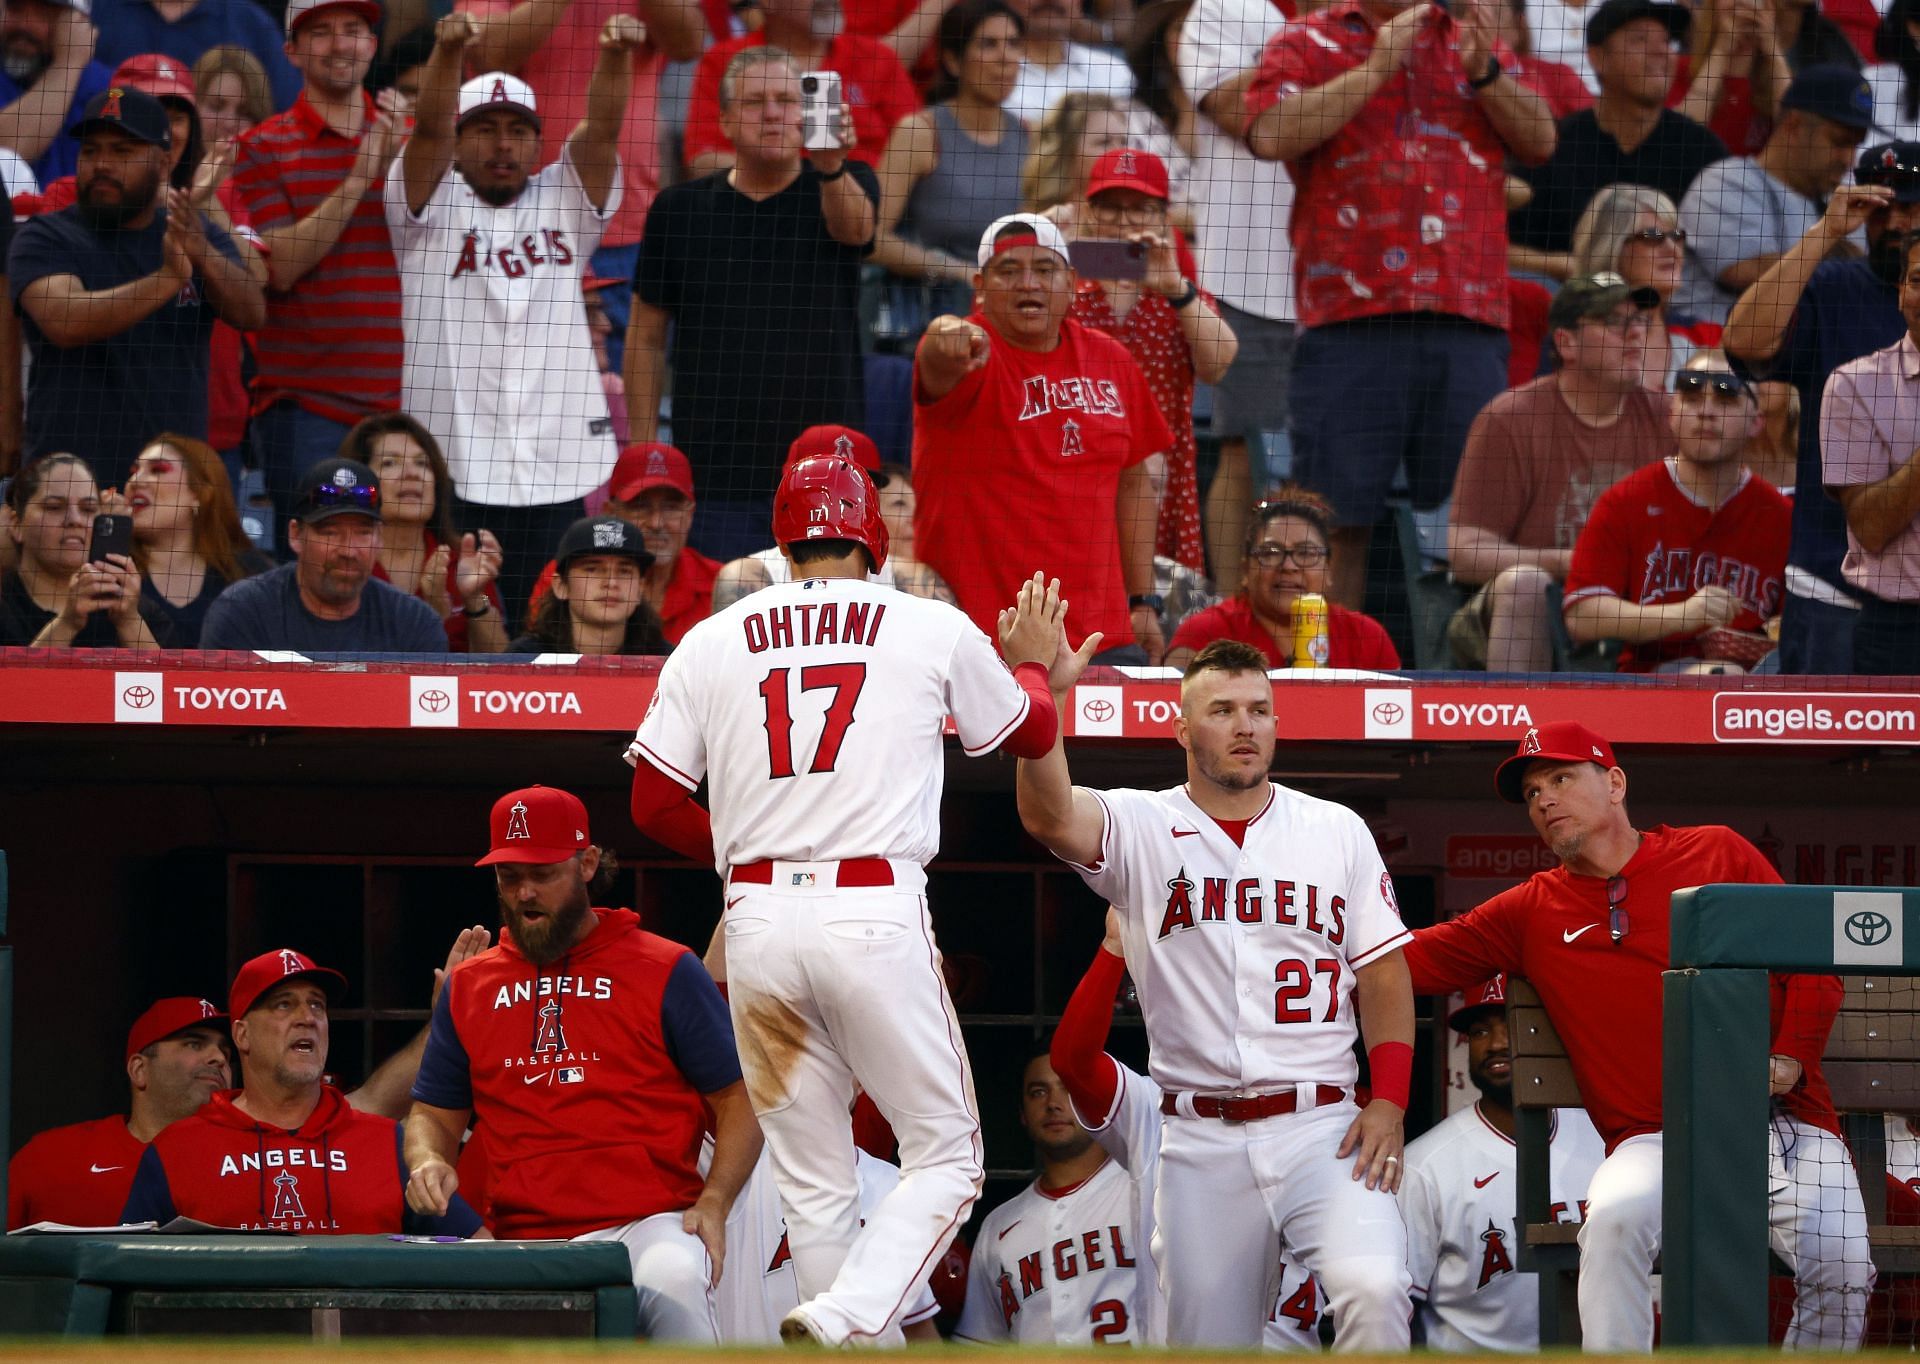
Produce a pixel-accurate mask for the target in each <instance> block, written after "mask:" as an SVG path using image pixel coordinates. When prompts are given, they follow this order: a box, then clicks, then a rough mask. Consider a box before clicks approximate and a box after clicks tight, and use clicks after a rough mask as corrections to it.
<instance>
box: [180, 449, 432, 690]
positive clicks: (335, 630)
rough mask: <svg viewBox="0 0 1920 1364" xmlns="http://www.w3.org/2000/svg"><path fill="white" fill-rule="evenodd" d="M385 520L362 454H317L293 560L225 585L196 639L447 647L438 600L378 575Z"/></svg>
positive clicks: (374, 648) (297, 646) (365, 649)
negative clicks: (434, 602)
mask: <svg viewBox="0 0 1920 1364" xmlns="http://www.w3.org/2000/svg"><path fill="white" fill-rule="evenodd" d="M380 521H381V509H380V479H379V476H378V475H376V474H375V473H374V472H373V470H371V469H369V468H368V467H367V466H366V465H364V464H362V463H360V462H359V461H358V460H352V459H339V458H334V459H323V460H321V461H320V462H319V463H318V464H316V465H314V466H313V467H312V468H311V469H309V470H307V476H306V477H305V478H304V479H302V480H301V490H300V498H299V501H297V502H296V503H295V504H294V514H293V518H292V520H291V521H290V522H289V524H288V526H287V541H288V544H289V545H291V546H292V549H293V555H294V561H293V562H292V563H290V564H282V565H280V567H278V568H276V569H274V570H273V571H272V572H271V573H262V574H260V575H259V576H258V577H255V578H248V579H247V580H246V581H245V582H241V583H236V584H234V586H233V587H231V588H229V589H228V590H227V591H226V592H223V593H222V594H221V595H220V599H219V600H218V601H216V602H215V603H214V604H213V608H212V610H210V611H208V612H207V619H206V623H205V624H204V625H203V626H202V627H201V630H200V647H201V648H203V649H293V650H297V651H299V652H301V653H316V652H317V653H343V652H353V653H412V654H443V653H445V652H446V651H447V634H446V631H445V630H444V629H443V628H441V625H440V617H439V616H437V615H436V614H434V610H433V608H432V607H431V606H428V605H427V604H426V603H425V602H423V601H421V600H420V598H418V597H415V596H412V595H410V594H408V593H406V592H402V591H401V590H400V589H399V588H397V587H395V586H393V585H392V584H391V583H383V582H381V581H379V580H378V579H377V578H375V577H374V576H373V568H374V565H375V563H376V562H378V560H379V556H380Z"/></svg>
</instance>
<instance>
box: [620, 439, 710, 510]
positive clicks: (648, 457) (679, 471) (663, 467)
mask: <svg viewBox="0 0 1920 1364" xmlns="http://www.w3.org/2000/svg"><path fill="white" fill-rule="evenodd" d="M654 488H671V489H673V490H674V491H675V492H677V493H679V494H680V495H681V496H682V497H692V496H693V465H692V463H691V462H689V460H688V459H687V457H686V456H685V455H683V454H681V453H680V452H679V451H678V450H676V449H674V448H673V447H672V446H671V445H668V444H667V443H666V442H664V441H657V440H644V441H640V442H638V443H636V444H633V445H629V446H628V447H627V448H626V449H624V450H622V451H621V452H620V458H619V459H618V460H616V461H615V462H614V466H613V477H612V478H610V479H608V480H607V491H608V492H609V493H610V494H612V496H613V498H614V500H615V501H617V502H631V501H633V499H634V498H636V497H638V496H640V494H641V493H644V492H648V491H650V490H652V489H654Z"/></svg>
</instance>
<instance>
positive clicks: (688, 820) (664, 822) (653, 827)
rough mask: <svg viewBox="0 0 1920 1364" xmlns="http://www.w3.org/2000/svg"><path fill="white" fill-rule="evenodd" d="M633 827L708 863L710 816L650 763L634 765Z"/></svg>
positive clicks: (643, 761) (655, 840) (678, 850)
mask: <svg viewBox="0 0 1920 1364" xmlns="http://www.w3.org/2000/svg"><path fill="white" fill-rule="evenodd" d="M628 808H629V809H630V810H631V811H632V814H633V824H634V827H635V828H636V829H638V830H640V832H641V833H643V834H645V835H646V836H647V837H648V838H651V839H652V840H653V841H654V842H656V843H658V844H660V845H661V846H662V847H667V848H672V849H673V850H674V851H675V852H677V853H679V854H680V855H681V856H682V857H686V858H690V859H692V860H693V861H695V862H699V863H701V864H702V865H704V866H709V867H711V866H712V865H713V862H714V854H713V820H712V819H711V817H709V816H708V814H707V811H706V808H705V807H704V806H700V805H696V804H694V801H693V796H692V794H691V793H690V792H689V791H688V790H687V789H686V788H685V787H684V786H682V785H680V783H678V782H676V781H675V780H673V778H671V777H669V776H668V775H667V774H666V773H664V772H662V771H661V770H660V769H659V768H657V767H655V766H654V765H653V764H652V763H650V762H647V761H645V760H642V761H640V762H637V763H635V764H634V765H633V798H632V801H631V803H630V805H629V806H628Z"/></svg>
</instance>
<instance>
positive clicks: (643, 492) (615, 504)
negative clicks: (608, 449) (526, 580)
mask: <svg viewBox="0 0 1920 1364" xmlns="http://www.w3.org/2000/svg"><path fill="white" fill-rule="evenodd" d="M693 512H694V497H693V466H692V465H691V464H689V463H688V462H687V457H686V456H685V455H683V454H681V453H680V452H679V451H678V450H676V449H674V448H673V447H672V446H671V445H663V444H661V443H660V442H658V441H646V442H644V443H642V444H639V445H629V446H628V447H627V448H626V449H624V450H622V451H621V452H620V459H619V462H618V463H616V464H615V465H614V466H613V477H612V478H611V479H610V480H608V482H607V500H606V502H605V503H604V504H603V505H602V506H601V508H600V515H602V516H617V517H619V518H620V519H621V520H622V521H625V522H626V523H627V524H628V525H630V526H633V527H635V528H637V529H638V530H639V532H640V537H641V539H642V540H643V541H644V542H645V544H646V548H647V553H649V554H651V555H652V556H653V563H652V564H651V565H649V566H648V568H647V571H646V574H645V576H644V578H643V580H642V584H641V585H642V587H643V589H644V591H645V594H646V602H647V605H648V606H650V607H652V608H653V613H654V614H655V615H656V616H658V617H660V629H661V632H662V633H663V634H664V635H665V636H666V638H667V643H669V644H678V643H679V642H680V637H681V636H682V635H684V634H686V633H687V631H689V630H691V629H692V628H693V627H694V626H695V625H696V624H697V623H699V622H700V621H703V620H705V619H706V618H707V614H708V612H709V611H710V610H711V604H712V602H713V583H714V579H715V577H716V576H718V574H719V572H720V565H719V564H717V563H715V562H714V561H713V560H712V559H709V558H708V557H707V556H706V555H704V554H702V553H700V551H699V550H697V549H693V548H691V547H689V546H688V544H687V530H688V528H689V527H691V526H692V525H693ZM554 572H555V566H554V561H553V560H551V559H549V560H547V566H546V567H545V568H543V569H541V570H540V579H539V581H538V582H536V583H535V584H534V585H533V602H532V604H531V605H530V606H529V607H528V608H527V629H528V630H529V631H531V630H532V629H533V623H534V620H535V618H536V617H537V616H538V615H539V613H540V607H541V603H542V602H543V601H544V600H545V599H546V596H547V592H548V589H549V588H551V587H552V585H553V577H554Z"/></svg>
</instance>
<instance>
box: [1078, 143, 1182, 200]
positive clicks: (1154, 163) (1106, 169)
mask: <svg viewBox="0 0 1920 1364" xmlns="http://www.w3.org/2000/svg"><path fill="white" fill-rule="evenodd" d="M1107 189H1130V190H1136V191H1138V192H1139V193H1141V194H1144V195H1146V196H1147V197H1148V198H1149V199H1165V198H1166V197H1167V163H1166V162H1164V161H1162V160H1161V159H1160V158H1159V157H1157V156H1155V155H1154V154H1153V153H1152V152H1142V151H1135V150H1134V149H1133V148H1132V147H1115V148H1114V149H1113V150H1112V151H1110V152H1102V153H1101V154H1100V159H1099V160H1098V161H1096V162H1094V163H1093V169H1092V170H1090V171H1088V172H1087V197H1088V198H1089V199H1091V198H1092V197H1093V196H1094V195H1096V194H1098V193H1100V191H1102V190H1107Z"/></svg>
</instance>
